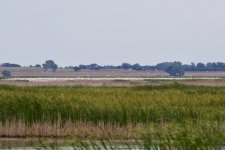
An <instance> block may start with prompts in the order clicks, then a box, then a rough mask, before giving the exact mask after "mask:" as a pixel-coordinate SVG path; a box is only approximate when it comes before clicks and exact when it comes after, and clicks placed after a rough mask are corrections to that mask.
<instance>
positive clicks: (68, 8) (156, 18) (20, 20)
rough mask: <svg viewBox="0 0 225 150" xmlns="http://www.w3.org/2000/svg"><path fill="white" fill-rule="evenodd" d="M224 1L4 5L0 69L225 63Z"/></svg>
mask: <svg viewBox="0 0 225 150" xmlns="http://www.w3.org/2000/svg"><path fill="white" fill-rule="evenodd" d="M224 18H225V1H224V0H0V63H4V62H10V63H18V64H21V65H30V64H32V65H35V64H41V63H43V62H44V61H45V60H49V59H52V60H54V61H55V62H56V63H57V64H59V65H60V66H70V65H71V66H75V65H79V64H90V63H97V64H100V65H107V64H113V65H118V64H121V63H123V62H129V63H132V64H133V63H140V64H142V65H154V64H157V63H159V62H165V61H175V60H176V61H182V62H183V63H191V62H204V63H205V62H218V61H221V62H225V19H224Z"/></svg>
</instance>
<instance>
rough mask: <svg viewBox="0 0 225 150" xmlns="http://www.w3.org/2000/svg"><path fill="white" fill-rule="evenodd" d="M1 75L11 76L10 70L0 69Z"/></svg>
mask: <svg viewBox="0 0 225 150" xmlns="http://www.w3.org/2000/svg"><path fill="white" fill-rule="evenodd" d="M2 75H3V77H4V78H9V77H11V76H12V74H11V72H10V71H9V70H4V71H2Z"/></svg>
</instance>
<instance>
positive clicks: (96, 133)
mask: <svg viewBox="0 0 225 150" xmlns="http://www.w3.org/2000/svg"><path fill="white" fill-rule="evenodd" d="M224 97H225V87H206V86H185V85H180V84H173V85H166V86H144V87H139V86H135V87H15V86H5V85H4V86H3V85H1V86H0V108H1V109H0V136H1V137H73V138H78V139H86V140H87V139H121V140H124V139H141V140H143V141H144V142H145V144H148V145H150V146H159V147H162V148H163V147H167V146H172V147H177V148H178V149H180V148H182V147H186V148H187V149H193V148H194V149H195V148H196V147H210V149H212V148H215V149H220V148H221V146H224V145H225V109H224V108H225V99H224Z"/></svg>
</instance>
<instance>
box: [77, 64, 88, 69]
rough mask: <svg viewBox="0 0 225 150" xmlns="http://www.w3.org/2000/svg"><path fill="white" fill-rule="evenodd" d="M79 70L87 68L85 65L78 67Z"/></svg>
mask: <svg viewBox="0 0 225 150" xmlns="http://www.w3.org/2000/svg"><path fill="white" fill-rule="evenodd" d="M79 68H80V69H81V70H84V69H87V66H86V65H79Z"/></svg>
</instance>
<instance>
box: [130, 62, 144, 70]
mask: <svg viewBox="0 0 225 150" xmlns="http://www.w3.org/2000/svg"><path fill="white" fill-rule="evenodd" d="M131 68H132V70H136V71H139V70H142V66H141V65H139V64H138V63H136V64H134V65H132V67H131Z"/></svg>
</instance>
